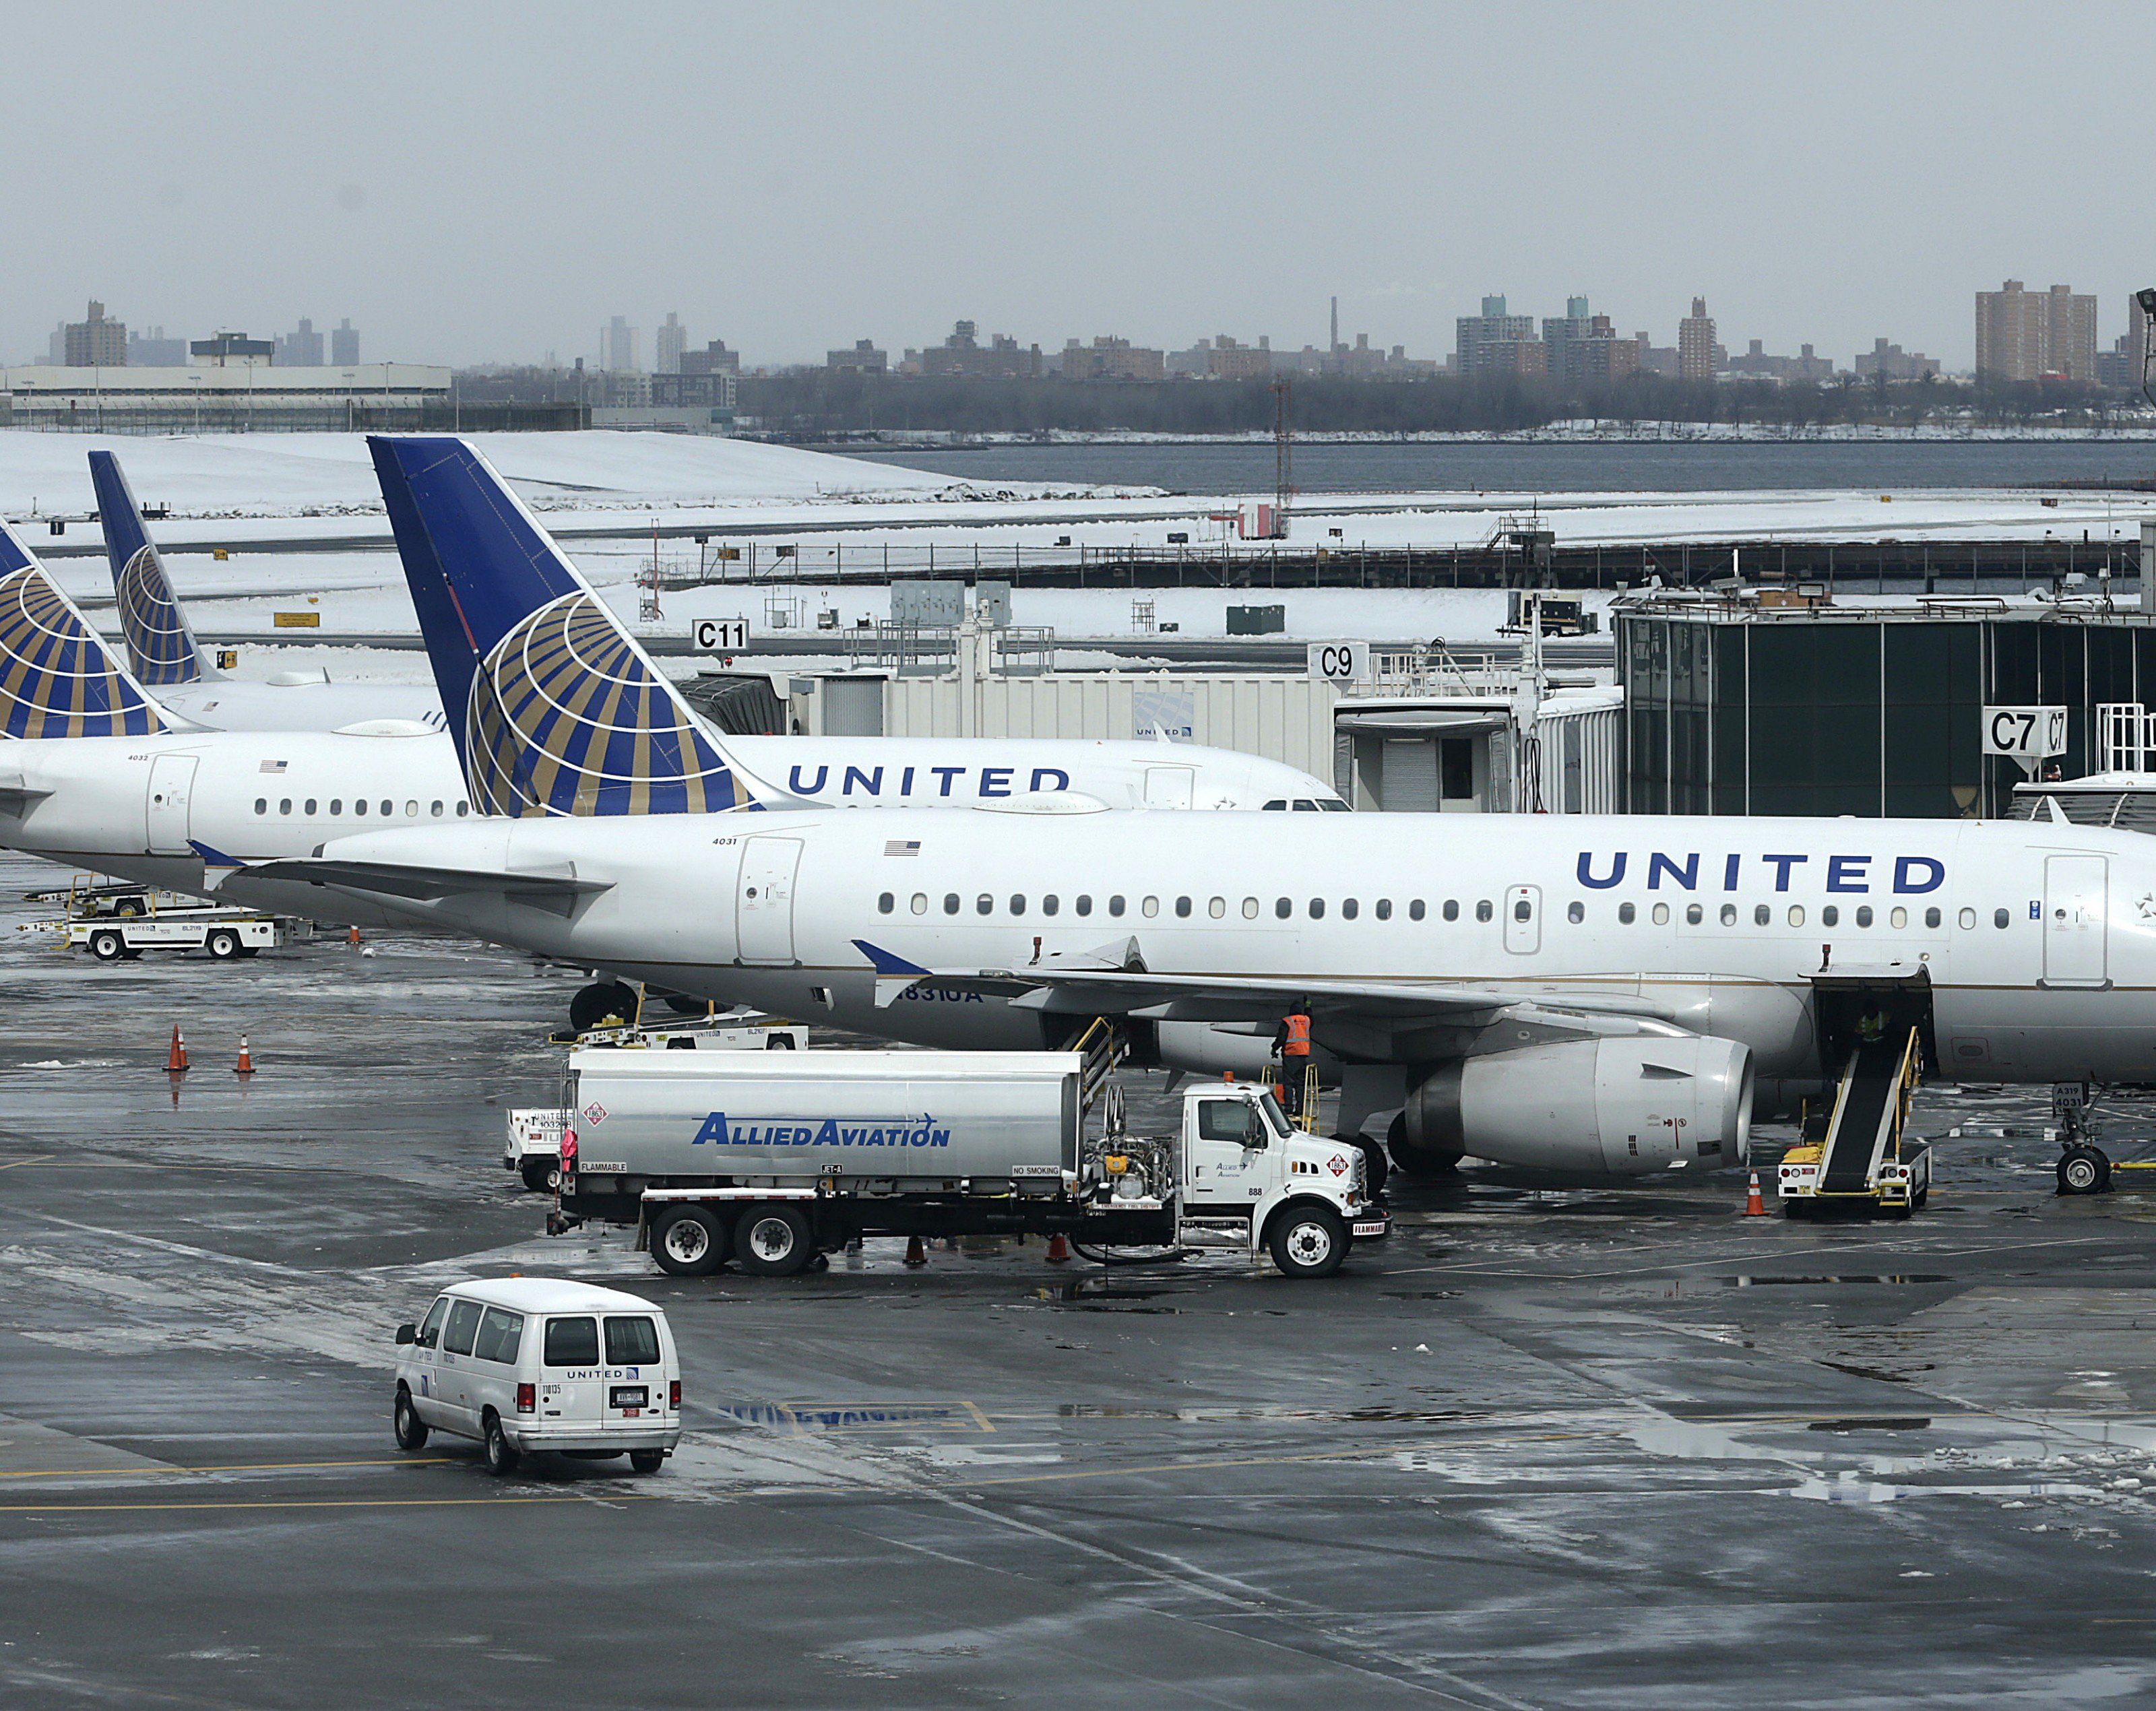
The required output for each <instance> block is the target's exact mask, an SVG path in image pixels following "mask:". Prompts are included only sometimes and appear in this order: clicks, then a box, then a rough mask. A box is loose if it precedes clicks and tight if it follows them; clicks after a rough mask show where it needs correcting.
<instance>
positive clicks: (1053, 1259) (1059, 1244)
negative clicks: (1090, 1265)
mask: <svg viewBox="0 0 2156 1711" xmlns="http://www.w3.org/2000/svg"><path fill="white" fill-rule="evenodd" d="M1048 1263H1050V1265H1068V1264H1070V1237H1068V1236H1066V1235H1065V1234H1064V1233H1063V1232H1061V1231H1060V1230H1058V1231H1057V1232H1055V1234H1054V1235H1053V1236H1051V1237H1049V1238H1048Z"/></svg>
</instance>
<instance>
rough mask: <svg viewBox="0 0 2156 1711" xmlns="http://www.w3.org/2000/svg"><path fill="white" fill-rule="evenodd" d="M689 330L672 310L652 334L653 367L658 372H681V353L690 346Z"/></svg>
mask: <svg viewBox="0 0 2156 1711" xmlns="http://www.w3.org/2000/svg"><path fill="white" fill-rule="evenodd" d="M688 344H689V330H688V328H686V327H685V326H683V325H681V323H680V320H679V319H677V318H676V317H675V315H674V313H673V312H672V311H671V310H669V311H668V312H667V315H666V320H665V322H664V324H662V325H660V328H659V330H658V331H656V332H654V334H652V336H651V367H652V371H653V372H654V373H657V374H679V373H680V371H681V353H682V351H685V349H687V348H688Z"/></svg>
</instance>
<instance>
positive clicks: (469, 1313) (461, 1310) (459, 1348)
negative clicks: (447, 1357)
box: [442, 1301, 480, 1355]
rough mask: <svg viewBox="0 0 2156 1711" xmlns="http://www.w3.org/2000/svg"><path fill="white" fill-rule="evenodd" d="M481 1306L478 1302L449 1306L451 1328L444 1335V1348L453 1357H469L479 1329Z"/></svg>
mask: <svg viewBox="0 0 2156 1711" xmlns="http://www.w3.org/2000/svg"><path fill="white" fill-rule="evenodd" d="M479 1315H480V1304H479V1303H478V1302H476V1301H452V1302H451V1303H450V1304H449V1329H447V1330H445V1331H444V1332H443V1333H442V1346H443V1347H444V1349H447V1350H449V1353H451V1354H452V1355H469V1354H470V1353H471V1351H472V1338H473V1336H474V1334H475V1333H476V1332H477V1331H478V1329H479Z"/></svg>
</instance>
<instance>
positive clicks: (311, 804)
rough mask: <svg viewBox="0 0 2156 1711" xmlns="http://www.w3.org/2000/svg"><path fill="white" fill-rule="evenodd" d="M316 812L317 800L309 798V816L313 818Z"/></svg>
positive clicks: (307, 809)
mask: <svg viewBox="0 0 2156 1711" xmlns="http://www.w3.org/2000/svg"><path fill="white" fill-rule="evenodd" d="M306 812H307V814H308V815H309V817H312V816H313V814H314V812H315V799H314V798H313V797H308V798H307V807H306Z"/></svg>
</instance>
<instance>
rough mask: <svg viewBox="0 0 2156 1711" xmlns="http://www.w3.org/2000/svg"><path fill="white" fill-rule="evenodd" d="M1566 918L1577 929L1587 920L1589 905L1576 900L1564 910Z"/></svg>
mask: <svg viewBox="0 0 2156 1711" xmlns="http://www.w3.org/2000/svg"><path fill="white" fill-rule="evenodd" d="M1564 918H1565V919H1566V920H1568V921H1570V922H1571V923H1572V924H1573V925H1574V926H1575V927H1576V926H1578V925H1579V924H1580V923H1581V922H1582V921H1584V920H1586V919H1587V905H1586V904H1584V903H1582V902H1580V901H1579V899H1578V898H1574V899H1573V900H1572V901H1571V902H1570V903H1568V904H1566V905H1565V908H1564Z"/></svg>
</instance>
